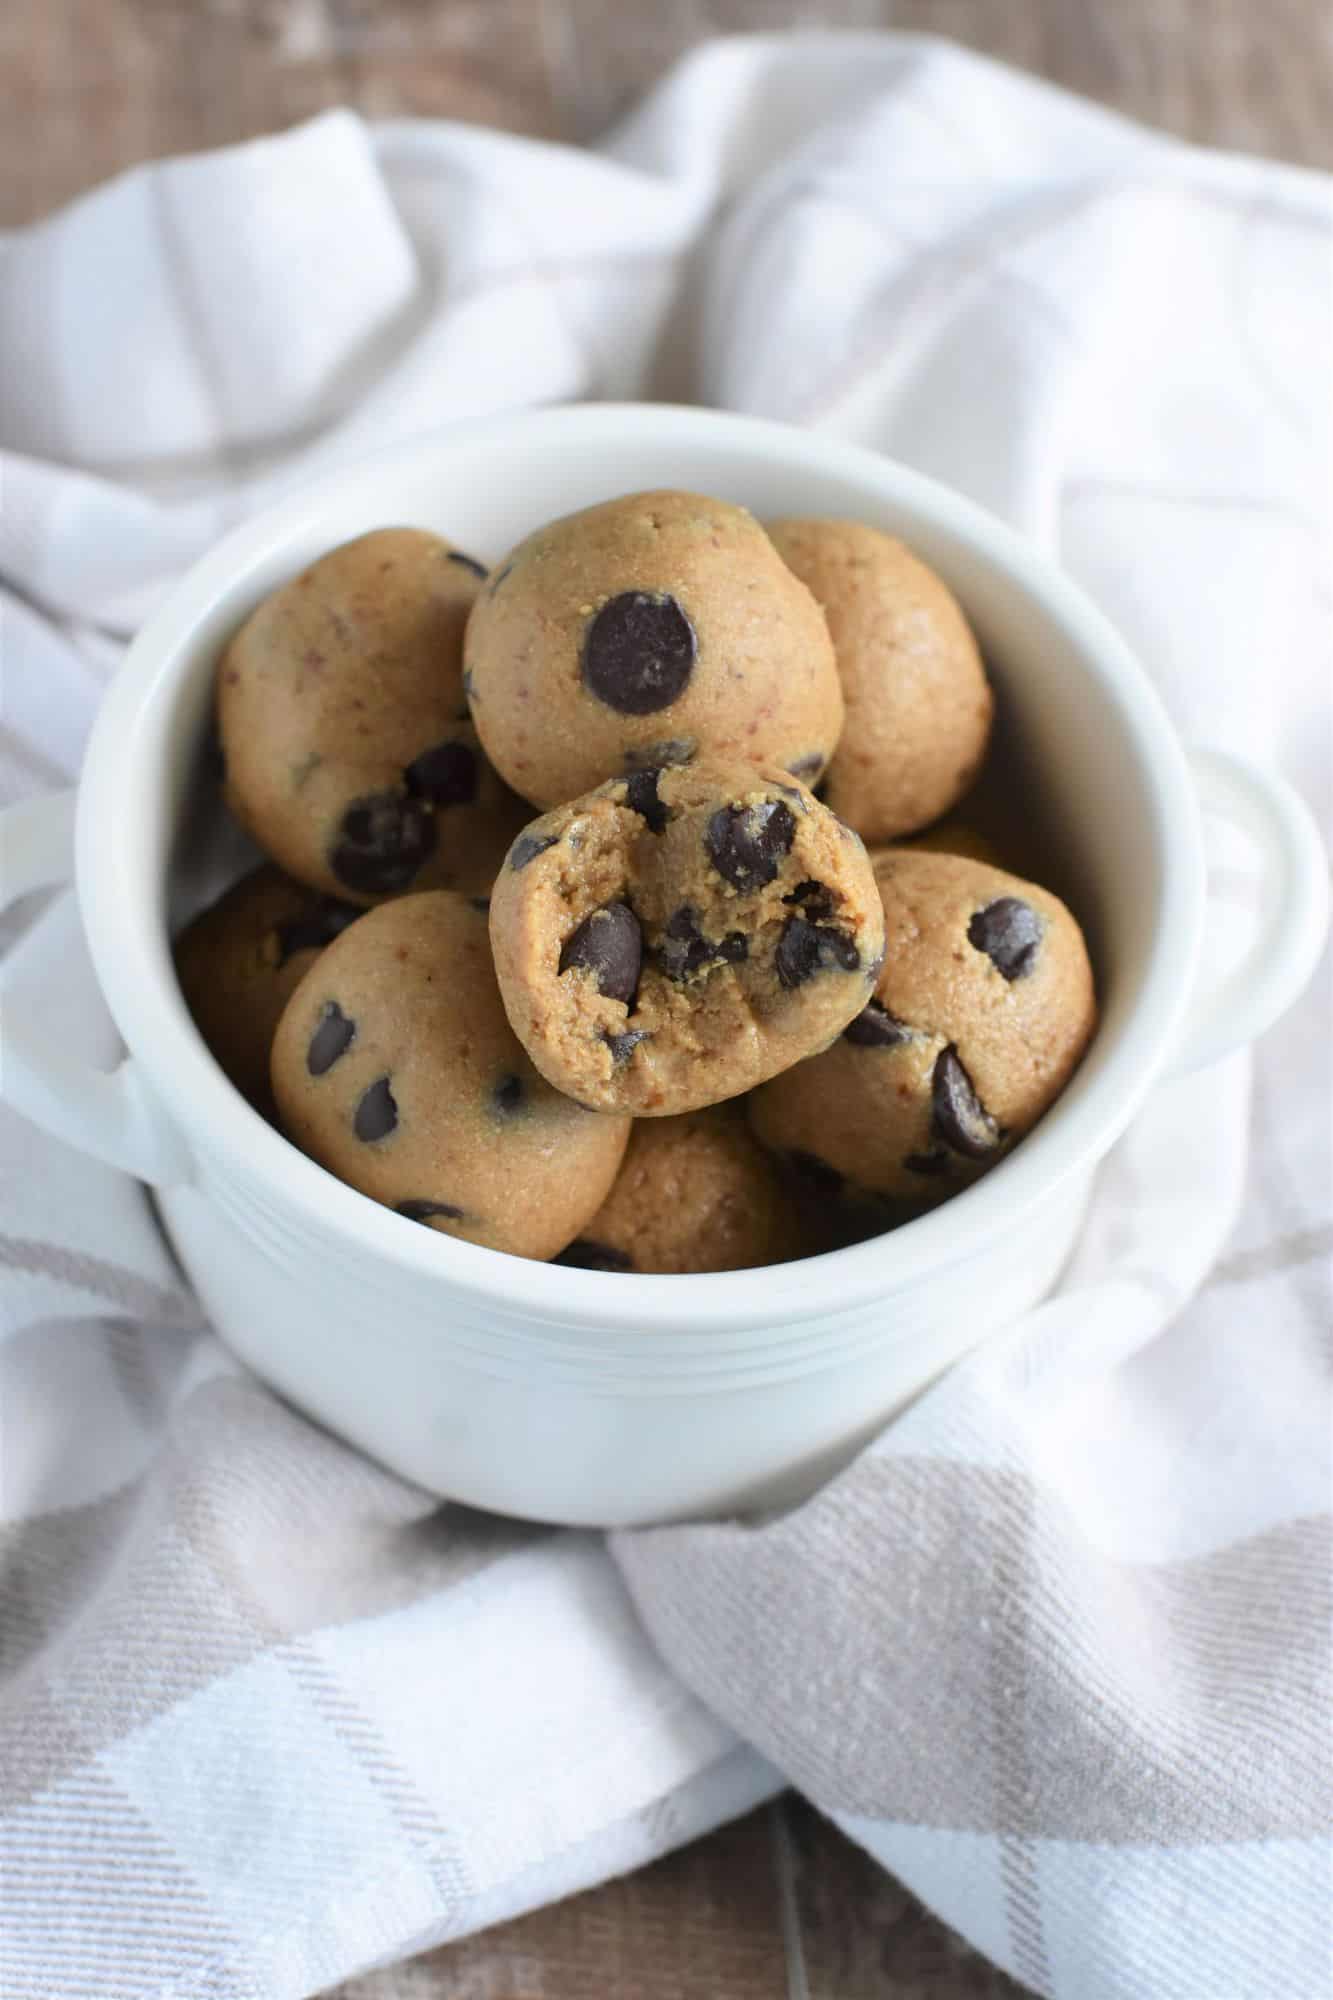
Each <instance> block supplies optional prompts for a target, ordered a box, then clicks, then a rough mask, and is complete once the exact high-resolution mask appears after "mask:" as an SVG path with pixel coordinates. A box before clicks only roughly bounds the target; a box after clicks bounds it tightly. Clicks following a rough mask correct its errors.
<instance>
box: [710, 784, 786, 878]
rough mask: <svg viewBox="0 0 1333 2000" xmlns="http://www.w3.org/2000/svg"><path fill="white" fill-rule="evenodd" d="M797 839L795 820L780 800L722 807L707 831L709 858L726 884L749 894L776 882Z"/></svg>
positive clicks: (764, 800) (711, 820)
mask: <svg viewBox="0 0 1333 2000" xmlns="http://www.w3.org/2000/svg"><path fill="white" fill-rule="evenodd" d="M795 837H796V821H795V820H794V819H793V818H792V816H791V812H790V809H789V808H788V807H787V806H784V805H783V804H782V802H781V800H780V799H762V800H760V802H759V804H758V805H752V806H720V807H719V808H718V810H717V811H716V812H715V813H714V814H713V816H712V818H711V819H710V820H709V822H708V825H707V827H706V828H705V830H704V846H705V848H706V849H707V850H708V858H709V860H710V861H711V862H712V864H713V866H714V868H716V870H717V872H718V874H719V875H720V876H721V877H722V879H723V881H724V882H730V884H731V886H732V888H733V889H739V890H740V891H741V893H742V895H748V894H750V893H751V892H752V891H753V890H755V889H762V888H763V886H764V884H765V883H766V882H773V881H776V879H777V873H778V870H779V868H781V866H782V860H783V856H784V855H786V854H788V853H790V851H791V844H792V841H793V840H794V839H795Z"/></svg>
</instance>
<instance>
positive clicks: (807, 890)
mask: <svg viewBox="0 0 1333 2000" xmlns="http://www.w3.org/2000/svg"><path fill="white" fill-rule="evenodd" d="M782 900H783V902H784V903H794V904H795V905H796V907H797V908H798V909H801V910H804V912H805V914H806V916H807V917H809V918H811V919H812V920H813V919H814V918H817V917H831V916H832V915H833V912H834V911H835V910H836V909H837V907H838V905H839V903H841V901H842V897H841V896H840V895H839V894H838V891H837V890H836V889H830V887H829V885H828V883H827V882H798V883H797V884H796V887H795V888H794V889H793V890H792V892H791V894H790V896H784V897H783V899H782Z"/></svg>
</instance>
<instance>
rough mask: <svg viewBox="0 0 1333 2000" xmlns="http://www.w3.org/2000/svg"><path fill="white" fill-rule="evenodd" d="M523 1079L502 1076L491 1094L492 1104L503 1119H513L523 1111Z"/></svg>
mask: <svg viewBox="0 0 1333 2000" xmlns="http://www.w3.org/2000/svg"><path fill="white" fill-rule="evenodd" d="M524 1095H525V1093H524V1089H523V1079H522V1077H521V1076H514V1075H512V1074H511V1075H509V1076H502V1077H501V1078H500V1081H499V1082H498V1083H497V1084H496V1086H495V1089H494V1090H493V1091H492V1092H491V1103H492V1104H493V1105H494V1106H495V1108H496V1110H497V1111H498V1112H499V1113H500V1116H501V1117H502V1118H511V1117H512V1116H513V1114H514V1113H515V1112H516V1111H521V1110H522V1109H523V1099H524Z"/></svg>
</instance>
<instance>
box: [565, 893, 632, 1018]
mask: <svg viewBox="0 0 1333 2000" xmlns="http://www.w3.org/2000/svg"><path fill="white" fill-rule="evenodd" d="M642 964H643V932H642V931H641V930H640V929H639V920H638V918H637V917H636V916H635V914H634V912H633V910H632V909H631V908H630V906H629V904H628V903H608V904H607V905H606V906H605V908H604V909H600V910H594V911H593V913H592V915H591V916H590V917H585V918H584V919H583V922H582V923H581V924H580V925H579V927H578V929H577V930H576V931H574V932H573V933H572V934H571V935H570V936H569V937H567V938H566V939H565V942H564V944H563V946H562V947H561V951H560V970H561V972H568V971H570V970H571V968H573V967H577V966H583V967H585V968H586V969H587V970H588V971H589V972H591V973H592V974H593V975H594V976H595V978H596V980H597V991H598V992H599V993H600V994H601V995H602V996H603V998H604V999H607V1000H623V1001H624V1002H625V1005H626V1006H627V1007H632V1006H633V1004H634V995H635V993H636V992H637V991H638V986H639V970H640V967H641V966H642Z"/></svg>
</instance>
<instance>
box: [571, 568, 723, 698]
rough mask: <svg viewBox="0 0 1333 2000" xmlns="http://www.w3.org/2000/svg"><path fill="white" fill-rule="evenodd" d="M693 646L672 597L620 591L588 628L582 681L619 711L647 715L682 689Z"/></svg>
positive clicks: (691, 629) (690, 670)
mask: <svg viewBox="0 0 1333 2000" xmlns="http://www.w3.org/2000/svg"><path fill="white" fill-rule="evenodd" d="M697 649H698V640H697V639H696V637H695V632H694V627H693V625H691V623H690V621H689V619H688V618H687V617H686V616H685V613H684V612H683V611H682V610H681V608H680V606H679V605H678V604H677V602H676V600H675V598H674V597H667V596H665V595H663V594H653V593H650V592H649V591H646V590H623V591H621V593H620V595H619V596H618V597H613V598H611V600H610V601H609V603H606V604H604V605H603V606H602V608H601V610H600V611H599V612H598V613H597V615H596V617H595V618H594V619H593V621H592V623H591V624H590V625H589V627H588V634H587V637H586V639H585V640H584V642H583V681H584V685H585V686H586V687H587V688H588V689H589V691H590V692H591V693H592V694H595V695H596V697H597V699H598V701H602V702H605V703H606V706H607V707H608V708H614V709H615V711H616V713H617V714H618V715H652V714H653V713H654V712H655V711H656V710H657V709H659V708H670V706H671V704H672V702H673V701H675V700H676V699H677V698H678V697H679V696H680V695H681V694H682V693H683V692H684V690H685V687H686V685H687V683H688V681H689V678H690V675H691V674H692V673H693V672H694V656H695V653H696V651H697Z"/></svg>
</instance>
